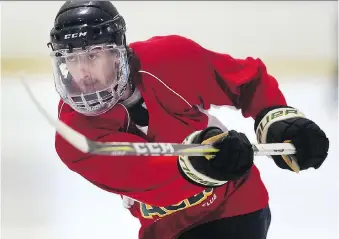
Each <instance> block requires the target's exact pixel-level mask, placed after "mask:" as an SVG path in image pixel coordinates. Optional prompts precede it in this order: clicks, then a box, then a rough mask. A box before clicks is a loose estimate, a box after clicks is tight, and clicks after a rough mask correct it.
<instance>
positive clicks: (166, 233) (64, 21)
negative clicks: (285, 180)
mask: <svg viewBox="0 0 339 239" xmlns="http://www.w3.org/2000/svg"><path fill="white" fill-rule="evenodd" d="M174 19H175V18H174ZM125 28H126V26H125V22H124V19H123V17H122V16H121V15H119V13H118V11H117V9H116V8H115V7H114V6H113V5H112V3H111V2H110V1H68V2H66V3H65V4H64V5H63V6H62V7H61V9H60V10H59V12H58V13H57V15H56V18H55V22H54V27H53V29H52V30H51V32H50V37H51V42H50V44H49V46H50V47H51V48H52V53H51V57H52V61H53V69H54V78H55V86H56V91H57V92H58V93H59V94H60V97H61V100H60V104H59V107H58V109H59V112H58V115H59V118H60V120H61V121H63V122H64V123H66V124H67V125H69V126H70V127H72V128H74V129H75V130H77V131H79V132H81V133H82V134H84V135H85V136H87V137H88V138H90V139H91V140H96V141H101V142H105V141H117V142H176V143H183V144H185V143H203V142H204V141H206V140H208V139H210V138H211V137H212V136H216V135H219V134H221V133H222V132H224V131H225V130H226V129H225V128H224V127H223V126H222V124H218V123H216V121H215V119H213V118H211V117H209V115H208V109H210V107H211V105H217V106H234V107H236V108H237V109H239V110H241V112H242V114H243V116H244V117H252V118H253V119H254V120H255V124H254V130H255V132H256V134H257V136H258V141H259V142H261V143H265V142H271V143H274V142H284V141H286V140H290V141H291V142H292V143H293V144H294V145H295V147H296V149H297V153H296V158H297V162H298V164H299V166H300V169H301V170H307V169H309V168H315V169H317V168H319V167H320V166H321V165H322V163H323V162H324V160H325V159H326V157H327V152H328V147H329V142H328V139H327V137H326V135H325V133H324V132H323V131H322V130H321V129H320V128H319V127H318V125H317V124H316V123H314V122H313V121H311V120H310V119H308V118H306V117H305V116H303V114H302V113H301V112H300V111H299V110H298V109H295V108H293V107H291V106H288V105H287V103H286V101H285V98H284V96H283V94H282V92H281V91H280V90H279V87H278V84H277V81H276V79H275V78H274V77H272V76H271V75H269V74H268V72H267V70H266V67H265V65H264V64H263V62H262V61H261V60H260V59H254V58H251V57H248V58H246V59H235V58H233V57H231V56H230V55H227V54H223V53H217V52H213V51H210V50H208V49H205V48H203V47H202V46H200V45H199V44H197V43H196V42H194V41H193V40H190V39H188V38H185V37H182V36H177V35H170V36H156V37H152V38H150V39H148V40H145V41H140V42H134V43H130V44H127V41H126V37H125ZM212 142H215V147H218V148H219V149H220V151H219V152H218V153H217V154H216V156H215V157H214V158H212V159H210V160H207V159H206V158H205V157H203V156H201V157H179V158H178V157H176V156H137V157H134V156H124V157H114V156H96V155H90V154H84V153H81V152H80V151H78V150H77V149H76V148H74V147H73V146H72V145H70V144H69V143H67V142H66V141H65V140H64V139H63V138H62V137H61V136H60V135H59V134H56V138H55V147H56V151H57V153H58V155H59V157H60V159H61V160H62V161H63V162H64V163H65V165H67V167H68V168H69V169H70V170H73V171H74V172H76V173H78V174H79V175H81V176H82V177H84V178H85V179H86V180H88V181H89V182H90V183H92V184H94V185H96V186H97V187H100V188H101V189H103V190H106V191H108V192H111V193H115V194H118V195H121V196H122V197H123V198H125V199H126V200H125V202H126V206H128V208H129V210H130V212H131V213H132V215H134V216H135V217H137V218H138V219H139V220H140V222H141V228H140V231H139V238H142V239H146V238H147V239H148V238H152V239H153V238H157V239H158V238H159V239H170V238H179V239H188V238H189V239H191V238H194V239H199V238H204V239H205V238H206V236H207V237H208V238H215V239H219V238H227V239H245V238H246V239H249V238H251V239H264V238H266V235H267V231H268V227H269V225H270V210H269V205H268V193H267V190H266V188H265V186H264V184H263V182H262V180H261V178H260V174H259V171H258V169H257V168H256V166H255V165H254V164H253V158H254V157H253V150H252V147H251V144H250V142H249V140H248V139H247V137H246V136H245V135H244V134H243V133H240V132H237V131H234V130H230V131H229V133H228V135H227V136H223V137H221V138H220V137H219V139H218V140H216V141H212ZM273 160H274V162H275V163H276V164H277V166H278V167H280V168H282V169H286V170H290V168H289V167H288V166H287V165H286V164H285V162H284V161H283V160H282V158H281V156H273Z"/></svg>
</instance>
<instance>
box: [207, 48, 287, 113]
mask: <svg viewBox="0 0 339 239" xmlns="http://www.w3.org/2000/svg"><path fill="white" fill-rule="evenodd" d="M205 54H206V56H207V59H208V63H209V67H210V68H211V69H213V71H214V76H215V80H216V82H217V84H218V86H219V87H221V88H222V90H223V92H224V93H225V94H226V95H227V96H228V98H229V99H230V101H231V102H232V104H233V106H235V107H236V108H237V109H240V110H241V111H242V114H243V116H244V117H252V118H255V117H256V116H257V115H258V114H259V112H260V111H261V110H263V109H265V108H268V107H272V106H281V105H283V106H285V105H286V100H285V97H284V95H283V93H282V92H281V90H280V88H279V85H278V82H277V80H276V79H275V78H274V77H273V76H272V75H270V74H269V73H268V71H267V68H266V66H265V64H264V63H263V62H262V61H261V60H260V59H254V58H252V57H247V58H246V59H235V58H233V57H231V56H229V55H227V54H220V53H215V52H212V51H207V50H206V51H205Z"/></svg>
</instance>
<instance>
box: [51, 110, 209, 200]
mask: <svg viewBox="0 0 339 239" xmlns="http://www.w3.org/2000/svg"><path fill="white" fill-rule="evenodd" d="M59 107H60V106H59ZM63 107H64V109H63V111H62V110H61V114H59V115H60V119H61V120H62V121H63V122H64V123H66V124H67V125H69V126H70V127H72V128H73V129H75V130H77V131H78V132H80V133H82V134H84V135H85V136H86V137H88V138H89V139H91V140H96V141H99V142H146V140H144V139H143V138H141V137H139V136H137V135H134V134H131V133H126V132H124V130H123V129H124V128H125V126H123V127H122V124H123V123H121V122H123V120H122V119H121V117H120V118H119V117H117V115H119V112H117V110H114V112H112V114H114V115H115V118H114V119H112V118H110V120H109V123H108V124H105V123H104V119H102V118H100V121H101V122H94V123H93V125H94V124H95V127H91V122H92V120H93V119H92V118H86V117H83V116H80V115H79V114H77V113H75V112H72V110H70V109H69V108H70V107H67V106H63ZM117 120H118V121H119V122H118V121H117ZM55 148H56V152H57V154H58V156H59V157H60V159H61V160H62V161H63V162H64V163H65V165H66V166H67V167H68V168H69V169H70V170H72V171H74V172H76V173H78V174H79V175H81V176H82V177H83V178H85V179H86V180H88V181H89V182H91V183H92V184H94V185H96V186H98V187H99V188H101V189H103V190H106V191H108V192H112V193H116V194H119V195H125V196H128V197H131V198H133V199H135V200H138V201H141V202H143V203H147V204H150V205H155V206H167V205H172V204H175V203H178V202H179V201H181V200H183V199H185V198H188V197H190V196H192V195H194V194H197V193H200V192H201V191H202V190H203V189H204V188H202V187H200V186H196V185H193V184H191V183H189V182H188V181H186V180H185V179H184V178H183V177H182V176H181V175H180V172H179V170H178V167H177V161H178V158H177V157H176V156H122V157H119V156H116V157H115V156H101V155H100V156H98V155H91V154H84V153H82V152H80V151H78V150H77V149H76V148H74V147H73V146H72V145H71V144H69V143H68V142H67V141H65V140H64V139H63V138H62V137H61V136H60V135H59V134H58V133H56V136H55ZM173 191H175V192H176V193H173Z"/></svg>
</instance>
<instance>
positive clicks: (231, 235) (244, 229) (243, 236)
mask: <svg viewBox="0 0 339 239" xmlns="http://www.w3.org/2000/svg"><path fill="white" fill-rule="evenodd" d="M270 223H271V211H270V208H269V207H267V208H264V209H262V210H259V211H256V212H253V213H250V214H246V215H241V216H236V217H230V218H224V219H220V220H217V221H213V222H208V223H206V224H203V225H199V226H197V227H194V228H191V229H189V230H188V231H186V232H184V233H183V234H182V235H180V236H179V237H178V239H206V238H208V239H266V236H267V231H268V228H269V226H270Z"/></svg>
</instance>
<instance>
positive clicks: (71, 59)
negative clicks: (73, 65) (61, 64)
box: [66, 56, 77, 62]
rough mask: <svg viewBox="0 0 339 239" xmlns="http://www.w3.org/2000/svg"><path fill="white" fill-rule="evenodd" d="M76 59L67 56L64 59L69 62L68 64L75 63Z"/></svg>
mask: <svg viewBox="0 0 339 239" xmlns="http://www.w3.org/2000/svg"><path fill="white" fill-rule="evenodd" d="M76 59H77V57H76V56H68V57H66V60H67V61H69V62H74V61H76Z"/></svg>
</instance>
